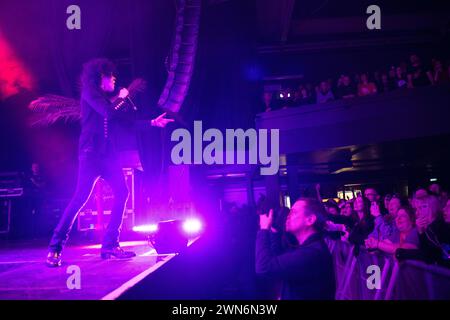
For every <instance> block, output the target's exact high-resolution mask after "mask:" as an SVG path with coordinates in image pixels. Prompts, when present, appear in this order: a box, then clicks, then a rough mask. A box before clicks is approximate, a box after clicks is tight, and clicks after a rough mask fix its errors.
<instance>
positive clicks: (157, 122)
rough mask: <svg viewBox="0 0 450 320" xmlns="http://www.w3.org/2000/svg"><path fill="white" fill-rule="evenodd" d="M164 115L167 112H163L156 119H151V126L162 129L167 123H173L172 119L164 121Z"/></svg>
mask: <svg viewBox="0 0 450 320" xmlns="http://www.w3.org/2000/svg"><path fill="white" fill-rule="evenodd" d="M166 114H167V112H164V113H163V114H162V115H160V116H159V117H158V118H156V119H153V120H152V121H151V124H152V126H154V127H160V128H164V127H165V126H166V125H167V124H168V123H169V122H174V121H175V120H173V119H166V118H164V117H165V116H166Z"/></svg>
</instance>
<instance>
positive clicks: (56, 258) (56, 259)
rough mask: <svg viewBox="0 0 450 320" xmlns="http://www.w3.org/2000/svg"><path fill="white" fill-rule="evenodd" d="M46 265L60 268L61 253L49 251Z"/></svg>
mask: <svg viewBox="0 0 450 320" xmlns="http://www.w3.org/2000/svg"><path fill="white" fill-rule="evenodd" d="M46 264H47V266H48V267H51V268H57V267H61V252H58V251H49V253H48V254H47V261H46Z"/></svg>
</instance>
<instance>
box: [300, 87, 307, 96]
mask: <svg viewBox="0 0 450 320" xmlns="http://www.w3.org/2000/svg"><path fill="white" fill-rule="evenodd" d="M301 93H302V97H303V98H307V97H308V90H306V88H302V91H301Z"/></svg>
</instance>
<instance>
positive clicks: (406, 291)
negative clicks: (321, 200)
mask: <svg viewBox="0 0 450 320" xmlns="http://www.w3.org/2000/svg"><path fill="white" fill-rule="evenodd" d="M328 247H329V249H330V252H331V253H332V255H333V260H334V266H335V273H336V284H337V287H336V288H337V290H336V299H337V300H450V269H447V268H444V267H440V266H437V265H429V264H426V263H424V262H421V261H414V260H407V261H402V262H399V261H397V260H396V259H395V258H394V257H393V256H392V255H387V254H382V253H379V252H368V251H367V250H365V249H364V248H361V249H360V252H359V254H358V255H357V256H356V257H355V255H354V254H353V250H354V246H353V245H351V244H350V243H348V242H344V241H331V240H330V241H328ZM370 266H376V267H375V269H377V271H375V273H376V277H377V279H378V283H379V286H377V287H374V282H373V280H374V278H373V277H371V276H372V275H373V274H374V267H371V268H369V267H370ZM377 267H379V269H378V268H377ZM378 271H379V273H378Z"/></svg>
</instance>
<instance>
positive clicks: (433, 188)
mask: <svg viewBox="0 0 450 320" xmlns="http://www.w3.org/2000/svg"><path fill="white" fill-rule="evenodd" d="M428 190H430V192H432V193H434V194H435V195H439V194H440V193H441V186H440V185H438V184H437V183H433V184H432V185H431V186H430V187H429V188H428Z"/></svg>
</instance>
